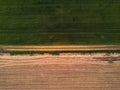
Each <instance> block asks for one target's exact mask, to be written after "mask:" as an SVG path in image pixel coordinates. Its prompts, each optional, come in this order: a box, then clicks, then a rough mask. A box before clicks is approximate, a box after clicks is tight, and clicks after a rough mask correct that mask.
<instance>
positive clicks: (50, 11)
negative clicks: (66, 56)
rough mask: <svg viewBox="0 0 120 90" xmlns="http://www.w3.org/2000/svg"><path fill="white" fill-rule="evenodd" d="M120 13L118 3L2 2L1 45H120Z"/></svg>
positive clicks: (105, 0)
mask: <svg viewBox="0 0 120 90" xmlns="http://www.w3.org/2000/svg"><path fill="white" fill-rule="evenodd" d="M119 11H120V1H119V0H0V44H1V45H63V44H64V45H81V44H87V45H91V44H92V45H93V44H94V45H95V44H120V12H119Z"/></svg>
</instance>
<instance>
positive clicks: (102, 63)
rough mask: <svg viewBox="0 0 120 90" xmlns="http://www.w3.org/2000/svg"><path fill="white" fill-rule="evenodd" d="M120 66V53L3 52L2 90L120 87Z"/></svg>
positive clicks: (105, 89) (106, 89)
mask: <svg viewBox="0 0 120 90" xmlns="http://www.w3.org/2000/svg"><path fill="white" fill-rule="evenodd" d="M111 60H113V61H112V62H111ZM119 68H120V54H109V55H108V54H105V53H104V54H91V55H89V54H84V55H83V54H73V53H71V54H61V55H58V56H53V55H34V56H29V55H22V56H21V55H17V56H9V55H3V56H1V57H0V90H120V69H119Z"/></svg>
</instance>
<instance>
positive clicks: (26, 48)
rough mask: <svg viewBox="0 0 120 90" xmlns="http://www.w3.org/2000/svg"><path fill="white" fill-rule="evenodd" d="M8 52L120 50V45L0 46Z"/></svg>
mask: <svg viewBox="0 0 120 90" xmlns="http://www.w3.org/2000/svg"><path fill="white" fill-rule="evenodd" d="M0 49H4V50H6V51H63V50H66V51H72V50H75V51H78V50H120V45H79V46H75V45H74V46H69V45H68V46H0Z"/></svg>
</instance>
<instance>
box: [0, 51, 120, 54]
mask: <svg viewBox="0 0 120 90" xmlns="http://www.w3.org/2000/svg"><path fill="white" fill-rule="evenodd" d="M4 53H10V55H25V54H29V55H34V54H46V53H48V54H52V55H59V54H60V53H81V54H92V53H108V54H110V53H120V50H86V51H84V50H80V51H4V52H2V53H1V54H4Z"/></svg>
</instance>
